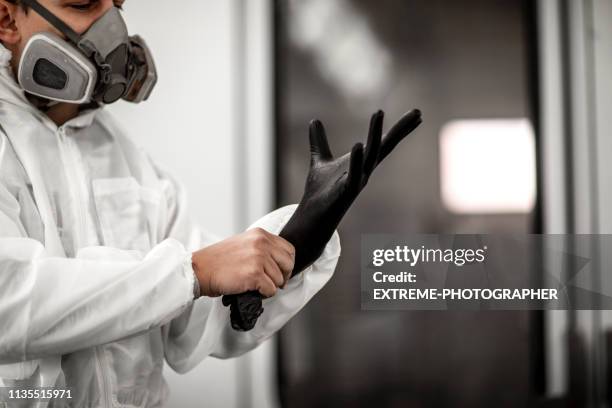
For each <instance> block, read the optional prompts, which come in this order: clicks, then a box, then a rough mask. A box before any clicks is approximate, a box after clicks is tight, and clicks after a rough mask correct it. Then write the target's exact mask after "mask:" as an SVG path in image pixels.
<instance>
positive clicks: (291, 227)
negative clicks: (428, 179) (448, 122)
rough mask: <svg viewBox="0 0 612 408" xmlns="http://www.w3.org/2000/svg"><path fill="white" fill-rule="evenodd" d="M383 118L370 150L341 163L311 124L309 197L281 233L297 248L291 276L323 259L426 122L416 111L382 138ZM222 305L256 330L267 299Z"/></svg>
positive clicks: (356, 151) (234, 299)
mask: <svg viewBox="0 0 612 408" xmlns="http://www.w3.org/2000/svg"><path fill="white" fill-rule="evenodd" d="M383 118H384V113H383V112H382V111H378V112H376V113H375V114H374V115H372V119H371V121H370V131H369V133H368V141H367V144H366V147H365V150H364V146H363V144H362V143H357V144H356V145H355V146H353V149H352V150H351V152H350V153H347V154H345V155H344V156H341V157H338V158H334V157H333V155H332V152H331V150H330V148H329V145H328V142H327V136H326V134H325V129H324V128H323V124H322V123H321V122H320V121H318V120H313V121H312V122H311V123H310V170H309V172H308V178H307V180H306V187H305V189H304V195H303V196H302V200H301V201H300V203H299V205H298V207H297V209H296V211H295V213H294V214H293V216H292V217H291V219H290V220H289V221H288V222H287V224H286V225H285V227H284V228H283V230H282V231H281V232H280V234H279V235H280V236H281V237H282V238H284V239H286V240H287V241H289V242H290V243H291V244H293V246H294V247H295V266H294V269H293V274H292V276H293V275H296V274H297V273H299V272H301V271H303V270H304V269H306V268H307V267H308V266H310V265H311V264H312V263H314V261H316V260H317V259H318V258H319V257H320V256H321V254H322V252H323V250H324V249H325V246H326V245H327V242H328V241H329V240H330V238H331V237H332V235H333V233H334V231H335V230H336V228H337V227H338V225H339V224H340V221H341V220H342V217H343V216H344V214H345V213H346V211H347V210H348V209H349V208H350V206H351V204H352V203H353V202H354V201H355V199H356V198H357V196H358V195H359V193H360V192H361V191H362V190H363V188H364V187H365V186H366V184H367V183H368V180H369V178H370V176H371V175H372V173H373V171H374V169H375V168H376V167H377V166H378V165H379V164H380V163H381V162H382V161H383V160H384V159H385V158H386V157H387V156H388V155H389V153H391V152H392V151H393V149H394V148H395V147H396V146H397V145H398V143H399V142H401V141H402V140H403V139H404V138H405V137H406V136H407V135H408V134H410V133H411V132H412V131H413V130H414V129H416V128H417V127H418V126H419V125H420V124H421V122H422V119H421V112H420V111H419V110H413V111H411V112H409V113H407V114H406V115H404V117H402V119H400V121H399V122H397V123H396V124H395V125H394V126H393V127H392V128H391V130H390V131H389V132H388V133H387V135H386V136H385V137H384V138H383V137H382V128H383ZM223 304H224V305H225V306H228V305H229V306H230V307H231V320H232V327H233V328H234V329H236V330H240V331H247V330H251V329H252V328H253V327H254V326H255V323H256V322H257V318H258V317H259V316H260V315H261V313H262V312H263V307H262V295H261V294H259V293H258V292H255V291H252V292H246V293H243V294H240V295H229V296H224V297H223Z"/></svg>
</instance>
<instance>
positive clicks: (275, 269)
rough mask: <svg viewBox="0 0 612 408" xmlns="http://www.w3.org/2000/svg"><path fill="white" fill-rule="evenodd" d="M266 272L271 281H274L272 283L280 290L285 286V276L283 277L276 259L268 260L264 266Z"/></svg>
mask: <svg viewBox="0 0 612 408" xmlns="http://www.w3.org/2000/svg"><path fill="white" fill-rule="evenodd" d="M264 272H265V273H266V275H268V276H269V277H270V279H272V282H274V285H275V286H276V287H279V288H280V287H281V286H283V285H284V284H285V275H283V273H282V272H281V269H280V267H279V266H278V264H277V263H276V261H275V260H274V259H272V258H268V260H267V261H266V262H265V264H264Z"/></svg>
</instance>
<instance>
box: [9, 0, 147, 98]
mask: <svg viewBox="0 0 612 408" xmlns="http://www.w3.org/2000/svg"><path fill="white" fill-rule="evenodd" d="M21 1H22V3H23V4H25V5H28V6H30V8H32V9H33V10H34V11H35V12H36V13H38V14H39V15H40V16H41V17H42V18H44V19H45V20H47V21H48V22H49V23H50V24H51V25H53V26H54V27H55V28H56V29H57V30H59V31H60V32H61V33H62V34H63V35H64V36H65V37H66V39H63V38H61V37H60V36H58V35H56V34H53V33H48V32H41V33H37V34H35V35H34V36H32V38H31V39H30V40H29V41H28V43H27V44H26V46H25V49H24V51H23V53H22V56H21V61H20V64H19V72H18V75H17V76H18V81H19V84H20V85H21V87H22V88H23V89H24V90H25V91H26V92H28V93H30V94H33V95H36V96H39V97H42V98H45V99H49V100H52V101H59V102H68V103H74V104H83V103H88V102H94V101H95V102H101V103H104V104H110V103H113V102H115V101H117V100H119V99H124V100H126V101H128V102H134V103H139V102H142V101H144V100H146V99H147V98H148V97H149V95H150V94H151V91H152V90H153V88H154V87H155V84H156V83H157V71H156V69H155V63H154V61H153V57H152V55H151V52H150V51H149V48H148V47H147V45H146V44H145V42H144V41H143V40H142V38H140V37H139V36H132V37H130V36H129V35H128V30H127V26H126V24H125V21H124V20H123V17H122V16H121V13H120V12H119V9H117V8H116V7H113V8H111V9H110V10H108V11H107V12H106V13H105V14H104V15H103V16H102V17H100V18H99V19H98V20H96V21H95V22H94V24H93V25H92V26H91V27H90V28H89V29H88V30H87V31H86V32H85V33H84V34H81V35H79V34H77V33H76V32H75V31H74V30H72V29H71V28H70V27H69V26H68V25H67V24H66V23H64V22H63V21H62V20H60V19H59V18H58V17H57V16H55V15H54V14H53V13H51V12H50V11H49V10H48V9H47V8H45V7H44V6H43V5H41V4H40V3H39V2H38V1H37V0H21Z"/></svg>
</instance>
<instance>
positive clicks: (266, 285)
mask: <svg viewBox="0 0 612 408" xmlns="http://www.w3.org/2000/svg"><path fill="white" fill-rule="evenodd" d="M257 290H258V291H259V293H261V294H262V295H263V296H264V297H267V298H269V297H272V296H274V295H275V294H276V285H275V284H274V282H273V281H272V279H271V278H270V277H269V276H268V275H266V274H262V275H261V276H260V278H259V280H258V282H257Z"/></svg>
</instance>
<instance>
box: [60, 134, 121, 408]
mask: <svg viewBox="0 0 612 408" xmlns="http://www.w3.org/2000/svg"><path fill="white" fill-rule="evenodd" d="M59 136H60V152H61V155H62V158H63V160H62V161H63V163H64V168H65V169H66V170H67V174H66V180H67V181H68V185H69V189H70V194H72V197H73V201H74V205H75V208H76V211H77V215H78V226H77V228H76V231H75V235H76V236H75V240H74V255H76V252H77V251H78V249H79V248H81V246H82V244H83V242H84V240H85V224H86V222H85V212H84V210H83V204H82V203H83V200H82V199H81V198H82V197H81V194H83V191H81V190H82V189H81V187H80V183H79V181H80V180H79V177H81V176H82V172H81V170H80V169H79V168H78V165H77V162H76V159H75V156H76V154H75V153H74V151H73V149H74V146H72V144H71V142H70V141H69V140H68V138H67V136H66V131H65V129H64V127H63V126H62V127H60V128H59ZM71 175H72V177H76V178H77V180H76V182H74V181H73V178H71V177H70V176H71ZM94 350H95V359H96V371H97V374H98V378H99V379H100V387H101V390H100V393H101V397H102V399H103V401H104V406H105V407H112V406H113V404H112V402H111V397H110V386H109V383H108V378H107V375H106V374H107V372H106V369H105V367H104V361H105V359H104V349H103V348H102V346H97V347H95V348H94Z"/></svg>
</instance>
